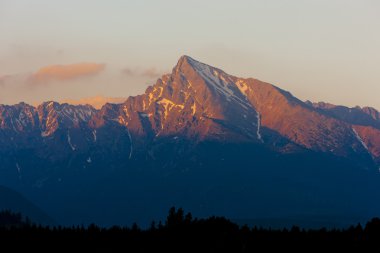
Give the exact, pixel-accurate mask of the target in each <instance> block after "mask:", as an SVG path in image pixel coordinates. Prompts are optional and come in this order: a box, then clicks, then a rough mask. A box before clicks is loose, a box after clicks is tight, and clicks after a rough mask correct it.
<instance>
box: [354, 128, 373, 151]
mask: <svg viewBox="0 0 380 253" xmlns="http://www.w3.org/2000/svg"><path fill="white" fill-rule="evenodd" d="M352 131H353V132H354V134H355V137H356V139H357V140H358V141H359V142H360V143H361V144H362V146H363V147H364V148H365V149H366V150H367V151H368V153H370V152H369V149H368V146H367V145H366V144H365V143H364V141H363V139H362V138H361V137H360V135H359V134H358V132H356V130H355V129H354V128H352Z"/></svg>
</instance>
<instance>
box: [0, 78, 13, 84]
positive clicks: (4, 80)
mask: <svg viewBox="0 0 380 253" xmlns="http://www.w3.org/2000/svg"><path fill="white" fill-rule="evenodd" d="M12 77H13V76H12V75H2V76H0V86H5V84H6V83H7V81H9V80H10V79H11V78H12Z"/></svg>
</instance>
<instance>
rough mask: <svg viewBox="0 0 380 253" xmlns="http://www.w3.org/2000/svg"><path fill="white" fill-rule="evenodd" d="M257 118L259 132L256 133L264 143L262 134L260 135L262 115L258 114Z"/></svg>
mask: <svg viewBox="0 0 380 253" xmlns="http://www.w3.org/2000/svg"><path fill="white" fill-rule="evenodd" d="M256 117H257V131H256V134H257V138H258V139H259V140H260V141H263V139H262V138H261V134H260V127H261V119H260V113H259V112H256Z"/></svg>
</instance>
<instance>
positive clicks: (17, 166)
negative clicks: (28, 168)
mask: <svg viewBox="0 0 380 253" xmlns="http://www.w3.org/2000/svg"><path fill="white" fill-rule="evenodd" d="M16 169H17V172H18V174H20V173H21V168H20V165H19V164H18V163H16Z"/></svg>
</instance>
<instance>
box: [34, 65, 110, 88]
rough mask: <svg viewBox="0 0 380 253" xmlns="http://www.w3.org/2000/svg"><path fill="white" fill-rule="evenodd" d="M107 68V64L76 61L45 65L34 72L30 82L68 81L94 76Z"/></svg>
mask: <svg viewBox="0 0 380 253" xmlns="http://www.w3.org/2000/svg"><path fill="white" fill-rule="evenodd" d="M104 69H105V64H99V63H76V64H69V65H50V66H45V67H42V68H40V69H39V70H37V71H36V72H35V73H33V74H32V75H31V76H30V78H29V80H28V81H29V82H30V83H31V84H43V83H48V82H51V81H66V80H73V79H78V78H82V77H88V76H93V75H96V74H98V73H100V72H101V71H103V70H104Z"/></svg>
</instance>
